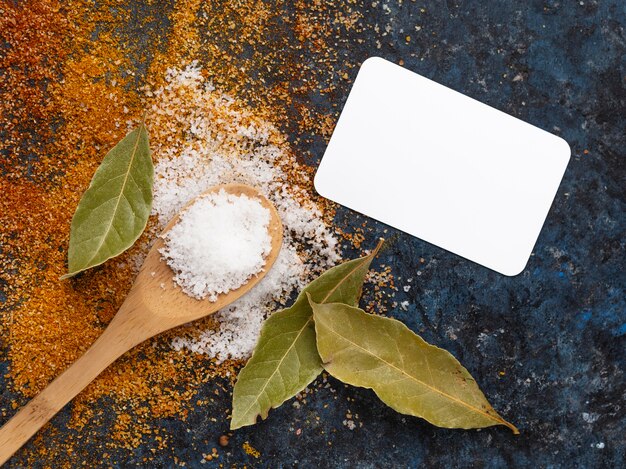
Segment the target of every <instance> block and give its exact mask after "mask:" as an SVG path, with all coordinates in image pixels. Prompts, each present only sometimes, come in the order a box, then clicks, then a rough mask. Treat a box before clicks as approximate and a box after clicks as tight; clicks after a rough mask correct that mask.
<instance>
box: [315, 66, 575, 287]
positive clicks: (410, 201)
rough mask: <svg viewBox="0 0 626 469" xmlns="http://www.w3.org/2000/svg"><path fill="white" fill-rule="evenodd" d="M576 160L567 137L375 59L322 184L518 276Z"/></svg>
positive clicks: (343, 200) (335, 139)
mask: <svg viewBox="0 0 626 469" xmlns="http://www.w3.org/2000/svg"><path fill="white" fill-rule="evenodd" d="M569 158H570V148H569V145H568V144H567V143H566V142H565V140H563V139H562V138H560V137H557V136H555V135H552V134H550V133H548V132H545V131H544V130H541V129H539V128H537V127H534V126H532V125H530V124H528V123H526V122H523V121H521V120H519V119H517V118H515V117H512V116H510V115H508V114H505V113H503V112H501V111H498V110H496V109H494V108H492V107H490V106H487V105H486V104H483V103H480V102H479V101H476V100H474V99H472V98H469V97H467V96H465V95H463V94H460V93H458V92H456V91H453V90H451V89H449V88H446V87H445V86H442V85H440V84H438V83H435V82H434V81H432V80H429V79H427V78H424V77H422V76H420V75H418V74H416V73H413V72H411V71H409V70H406V69H404V68H402V67H400V66H398V65H395V64H393V63H391V62H388V61H386V60H383V59H381V58H377V57H373V58H370V59H368V60H367V61H365V62H364V63H363V65H362V67H361V69H360V70H359V73H358V76H357V78H356V80H355V82H354V86H353V87H352V90H351V91H350V95H349V97H348V100H347V102H346V105H345V107H344V109H343V111H342V114H341V116H340V118H339V121H338V123H337V126H336V128H335V131H334V133H333V135H332V138H331V140H330V143H329V145H328V148H327V149H326V152H325V154H324V157H323V159H322V161H321V163H320V166H319V169H318V171H317V174H316V175H315V188H316V189H317V191H318V192H319V193H320V195H322V196H324V197H326V198H328V199H331V200H333V201H335V202H338V203H340V204H342V205H345V206H347V207H349V208H351V209H353V210H356V211H358V212H361V213H363V214H364V215H367V216H370V217H372V218H375V219H377V220H379V221H382V222H384V223H386V224H388V225H391V226H392V227H394V228H397V229H400V230H402V231H405V232H407V233H409V234H412V235H414V236H417V237H418V238H421V239H423V240H425V241H428V242H429V243H432V244H434V245H436V246H439V247H441V248H444V249H447V250H448V251H451V252H453V253H455V254H458V255H460V256H463V257H465V258H467V259H469V260H472V261H474V262H477V263H479V264H481V265H483V266H485V267H488V268H490V269H493V270H495V271H497V272H500V273H502V274H504V275H510V276H512V275H517V274H519V273H520V272H522V271H523V270H524V267H525V266H526V263H527V262H528V259H529V257H530V254H531V252H532V249H533V247H534V245H535V242H536V241H537V237H538V236H539V232H540V231H541V227H542V226H543V223H544V221H545V219H546V216H547V214H548V211H549V209H550V206H551V204H552V201H553V199H554V197H555V195H556V192H557V189H558V187H559V183H560V181H561V179H562V177H563V174H564V172H565V168H566V167H567V163H568V161H569Z"/></svg>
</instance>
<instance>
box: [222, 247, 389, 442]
mask: <svg viewBox="0 0 626 469" xmlns="http://www.w3.org/2000/svg"><path fill="white" fill-rule="evenodd" d="M381 245H382V240H381V242H379V244H378V246H377V247H376V249H375V250H374V251H373V252H372V253H371V254H370V255H368V256H365V257H361V258H359V259H354V260H351V261H348V262H345V263H343V264H341V265H338V266H336V267H333V268H332V269H329V270H328V271H326V272H324V273H323V274H322V275H320V276H319V277H318V278H317V279H315V280H314V281H312V282H311V283H310V284H309V285H307V287H306V288H304V289H303V290H302V292H301V293H300V295H298V298H297V299H296V301H295V302H294V304H293V305H292V306H291V307H289V308H287V309H284V310H282V311H278V312H277V313H274V314H272V316H270V317H269V318H268V319H267V321H265V323H264V324H263V327H262V328H261V334H260V337H259V341H258V343H257V345H256V348H255V349H254V353H253V354H252V357H251V358H250V360H249V361H248V363H247V364H246V366H245V367H244V368H243V369H242V370H241V371H240V373H239V376H238V377H237V383H236V384H235V388H234V390H233V415H232V419H231V424H230V428H231V429H233V430H234V429H236V428H240V427H244V426H246V425H253V424H254V423H256V420H257V417H258V416H261V418H263V419H264V418H266V417H267V414H268V412H269V410H270V409H272V408H276V407H278V406H279V405H281V404H282V403H283V402H285V401H286V400H287V399H289V398H291V397H293V396H295V395H296V394H297V393H298V392H300V391H302V390H303V389H304V388H305V387H306V386H307V385H309V384H310V383H311V382H312V381H313V380H314V379H315V378H316V377H317V376H318V375H319V374H320V372H321V371H322V362H321V360H320V357H319V355H318V353H317V349H316V346H315V328H314V325H313V317H312V311H311V306H310V305H309V302H308V300H307V296H306V295H307V294H309V295H311V298H313V299H314V300H315V301H318V302H320V303H326V302H343V303H347V304H351V305H356V304H357V303H358V301H359V298H360V296H361V290H362V288H363V281H364V280H365V276H366V275H367V272H368V270H369V266H370V264H371V262H372V259H374V257H375V256H376V254H377V253H378V250H379V249H380V247H381Z"/></svg>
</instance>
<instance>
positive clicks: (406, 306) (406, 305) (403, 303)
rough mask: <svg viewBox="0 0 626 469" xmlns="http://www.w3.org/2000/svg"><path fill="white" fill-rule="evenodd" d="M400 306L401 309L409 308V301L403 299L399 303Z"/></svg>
mask: <svg viewBox="0 0 626 469" xmlns="http://www.w3.org/2000/svg"><path fill="white" fill-rule="evenodd" d="M400 308H402V310H404V311H407V310H408V309H409V302H408V301H403V302H401V303H400Z"/></svg>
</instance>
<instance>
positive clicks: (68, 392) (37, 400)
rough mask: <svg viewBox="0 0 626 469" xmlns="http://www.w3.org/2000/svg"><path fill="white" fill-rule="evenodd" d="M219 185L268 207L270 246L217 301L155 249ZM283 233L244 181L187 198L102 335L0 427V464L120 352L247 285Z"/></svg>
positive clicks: (211, 309) (269, 261) (273, 254)
mask: <svg viewBox="0 0 626 469" xmlns="http://www.w3.org/2000/svg"><path fill="white" fill-rule="evenodd" d="M220 190H224V191H226V192H228V193H229V194H233V195H237V196H240V195H245V196H247V197H250V198H256V199H258V200H259V202H260V203H261V204H262V205H263V206H264V207H266V208H267V209H269V211H270V224H269V227H268V230H269V234H270V238H271V250H270V253H269V254H268V256H267V258H266V260H265V265H264V268H263V270H262V271H261V272H259V273H257V274H256V275H254V276H252V277H251V278H250V279H249V280H248V282H247V283H245V284H243V285H241V286H240V287H239V288H237V289H235V290H231V291H229V292H228V293H224V294H221V295H218V297H217V300H216V301H214V302H210V301H208V300H198V299H196V298H193V297H191V296H189V295H187V294H186V293H184V292H183V291H182V290H181V288H180V287H178V286H177V285H176V284H175V282H174V280H173V277H174V272H173V271H172V269H170V267H169V266H168V265H167V263H166V261H165V260H163V259H162V258H161V253H160V252H159V250H160V249H161V248H162V247H163V245H164V240H163V235H164V234H165V233H167V232H168V231H169V230H170V229H171V228H172V227H173V226H174V225H175V224H176V223H177V222H178V220H179V218H180V215H181V214H182V213H183V212H184V211H185V209H186V208H187V207H189V206H190V205H192V204H193V203H194V202H195V201H196V200H198V198H200V197H203V196H205V195H207V194H211V193H216V192H219V191H220ZM282 233H283V228H282V223H281V221H280V217H279V216H278V212H277V211H276V208H275V207H274V205H273V204H272V203H271V202H270V201H269V200H268V199H267V198H265V197H264V196H263V195H262V194H261V193H260V192H259V191H257V190H256V189H255V188H253V187H250V186H247V185H244V184H225V185H219V186H214V187H212V188H211V189H209V190H208V191H206V192H204V193H203V194H201V195H200V196H198V197H197V198H196V199H194V200H192V201H191V202H190V203H189V204H187V205H186V206H185V207H184V208H183V209H182V210H181V212H179V214H178V215H176V216H175V217H174V218H173V219H172V220H171V221H170V222H169V223H168V224H167V226H166V227H165V229H164V230H163V232H162V233H161V235H160V236H159V237H158V238H157V239H156V240H155V242H154V244H153V245H152V248H151V249H150V252H149V253H148V255H147V257H146V259H145V261H144V263H143V265H142V267H141V270H140V271H139V274H138V275H137V278H136V279H135V283H134V284H133V287H132V288H131V290H130V293H129V294H128V296H127V298H126V300H125V301H124V303H123V304H122V306H121V307H120V309H119V311H118V312H117V314H116V315H115V317H114V318H113V320H112V321H111V323H110V324H109V325H108V327H107V328H106V329H105V330H104V332H103V333H102V335H101V336H100V337H99V338H98V339H97V340H96V341H95V342H94V343H93V345H92V346H91V347H90V348H89V350H87V352H85V354H84V355H83V356H82V357H80V358H79V359H78V360H77V361H76V362H74V363H73V364H72V365H71V366H70V367H69V368H68V369H67V370H65V371H64V372H63V373H62V374H61V375H60V376H58V377H57V378H56V379H55V380H54V381H52V382H51V383H50V384H49V385H48V386H47V387H46V388H45V389H44V390H43V391H41V392H40V393H39V394H38V395H37V396H35V397H34V398H33V399H32V400H31V401H30V402H29V403H28V404H26V406H24V407H23V408H22V409H20V411H19V412H18V413H17V414H16V415H15V416H13V417H12V418H11V419H10V420H9V421H8V422H7V423H6V424H5V425H4V426H3V427H2V428H0V465H2V464H4V463H5V462H6V461H7V460H8V459H9V458H10V457H11V456H12V455H13V454H14V453H15V452H16V451H17V450H18V449H19V448H20V447H21V446H22V445H23V444H24V443H26V442H27V441H28V440H29V439H30V438H31V437H32V436H33V435H34V434H35V433H36V432H37V431H38V430H39V429H40V428H41V427H42V426H43V425H44V424H45V423H46V422H48V420H50V419H51V418H52V417H53V416H54V415H55V414H56V413H57V412H58V411H59V410H61V409H62V408H63V407H64V406H65V405H66V404H67V403H68V402H69V401H71V400H72V399H73V398H74V397H75V396H76V395H77V394H78V393H79V392H80V391H82V390H83V389H84V388H85V387H86V386H87V385H88V384H89V383H90V382H91V381H93V380H94V379H95V378H96V376H98V375H99V374H100V373H101V372H102V371H104V369H105V368H106V367H108V366H109V365H110V364H111V363H113V362H114V361H115V360H117V358H119V357H120V356H121V355H123V354H124V353H125V352H127V351H128V350H130V349H131V348H133V347H135V346H136V345H138V344H140V343H141V342H144V341H145V340H147V339H149V338H150V337H153V336H155V335H157V334H160V333H161V332H165V331H167V330H169V329H172V328H173V327H176V326H180V325H183V324H186V323H188V322H191V321H195V320H197V319H200V318H203V317H205V316H208V315H209V314H212V313H215V312H216V311H219V310H220V309H222V308H224V307H225V306H227V305H229V304H231V303H232V302H234V301H235V300H237V299H239V298H240V297H241V296H243V295H244V294H245V293H247V292H248V291H249V290H250V289H252V288H253V287H254V286H255V285H256V284H257V283H259V282H260V281H261V279H262V278H263V277H264V276H265V275H266V274H267V272H268V271H269V269H270V268H271V267H272V265H273V264H274V261H276V258H277V257H278V253H279V252H280V247H281V244H282Z"/></svg>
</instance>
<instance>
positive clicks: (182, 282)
mask: <svg viewBox="0 0 626 469" xmlns="http://www.w3.org/2000/svg"><path fill="white" fill-rule="evenodd" d="M269 223H270V211H269V210H268V209H267V208H266V207H264V206H263V205H262V204H261V202H260V201H259V200H258V199H256V198H250V197H247V196H246V195H234V194H229V193H228V192H226V191H225V190H224V189H221V190H220V191H219V192H218V193H210V194H207V195H204V196H202V197H200V198H199V199H198V200H196V201H195V202H194V203H193V204H192V205H191V206H190V207H188V208H187V209H185V211H184V212H183V213H182V214H181V216H180V218H179V220H178V222H177V223H176V224H175V225H174V226H173V227H172V228H171V229H170V230H169V231H168V232H167V233H166V234H165V235H164V239H165V246H164V247H163V248H162V249H160V251H159V252H160V253H161V255H162V256H163V258H164V259H165V260H166V261H167V263H168V265H169V266H170V267H171V268H172V270H173V271H174V272H175V275H174V281H175V282H176V283H177V284H178V285H179V286H180V287H181V288H182V290H183V291H184V292H185V293H187V294H188V295H190V296H193V297H195V298H198V299H203V298H208V299H209V301H212V302H214V301H217V297H218V295H220V294H224V293H228V292H229V291H231V290H235V289H237V288H239V287H240V286H241V285H243V284H245V283H247V282H248V280H249V279H250V278H251V277H252V276H253V275H255V274H258V273H259V272H260V271H261V270H262V269H263V266H264V265H265V258H266V257H267V255H268V254H269V253H270V250H271V248H272V240H271V237H270V234H269V231H268V227H269Z"/></svg>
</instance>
